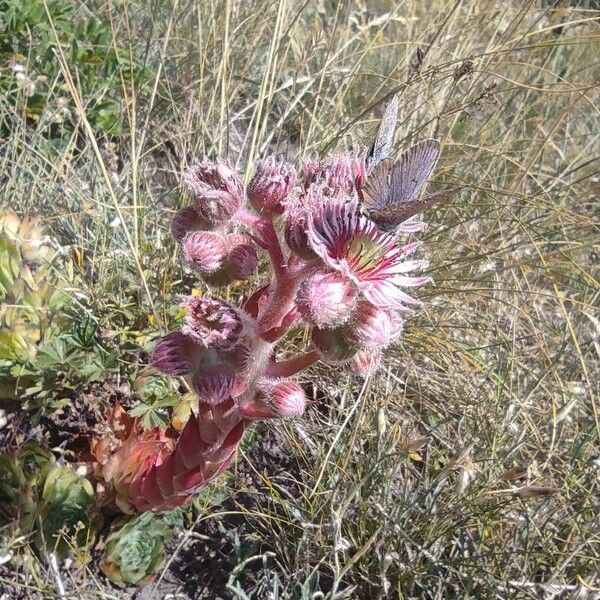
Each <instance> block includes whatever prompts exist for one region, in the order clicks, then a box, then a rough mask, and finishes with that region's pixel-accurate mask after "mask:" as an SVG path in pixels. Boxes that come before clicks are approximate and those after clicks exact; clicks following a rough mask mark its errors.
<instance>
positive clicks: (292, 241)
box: [283, 198, 317, 260]
mask: <svg viewBox="0 0 600 600" xmlns="http://www.w3.org/2000/svg"><path fill="white" fill-rule="evenodd" d="M310 202H311V200H310V199H308V200H306V204H309V203H310ZM304 204H305V199H304V198H294V199H293V200H292V201H291V202H288V203H287V204H286V207H285V224H284V228H283V237H284V239H285V242H286V244H287V245H288V247H289V249H290V250H291V251H292V252H293V253H294V254H296V255H297V256H299V257H300V258H303V259H304V260H314V259H315V258H317V255H316V254H315V251H314V250H313V249H312V247H311V246H310V244H309V242H308V235H307V229H308V223H309V219H310V212H309V208H308V206H304Z"/></svg>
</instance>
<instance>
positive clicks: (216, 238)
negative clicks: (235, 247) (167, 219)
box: [183, 231, 229, 276]
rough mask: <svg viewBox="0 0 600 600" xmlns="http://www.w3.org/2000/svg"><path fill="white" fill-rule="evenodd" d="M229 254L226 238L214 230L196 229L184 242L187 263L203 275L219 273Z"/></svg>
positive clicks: (184, 254)
mask: <svg viewBox="0 0 600 600" xmlns="http://www.w3.org/2000/svg"><path fill="white" fill-rule="evenodd" d="M228 254H229V245H228V243H227V240H226V238H225V237H224V236H223V235H221V234H220V233H216V232H214V231H194V232H192V233H189V234H188V235H187V236H186V238H185V240H184V242H183V256H184V260H185V264H186V265H187V266H188V267H190V269H193V270H194V271H196V273H199V274H200V275H202V276H205V275H212V274H214V273H217V272H218V271H219V270H220V269H221V268H222V267H223V265H224V264H225V260H226V258H227V255H228Z"/></svg>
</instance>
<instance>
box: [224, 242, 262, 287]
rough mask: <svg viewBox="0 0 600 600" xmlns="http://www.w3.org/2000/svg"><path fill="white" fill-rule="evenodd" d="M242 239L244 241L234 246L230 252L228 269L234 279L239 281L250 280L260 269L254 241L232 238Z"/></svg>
mask: <svg viewBox="0 0 600 600" xmlns="http://www.w3.org/2000/svg"><path fill="white" fill-rule="evenodd" d="M230 237H232V238H233V237H235V238H238V237H241V238H242V241H241V242H240V243H237V244H235V245H234V246H233V248H232V250H231V251H230V253H229V255H228V257H227V261H226V268H227V270H228V271H229V272H230V273H231V275H232V277H234V278H235V279H237V280H239V281H243V280H244V279H248V277H251V276H252V275H254V273H256V268H257V267H258V253H257V252H256V247H255V246H254V244H253V243H252V241H251V240H250V239H249V238H247V237H245V236H230Z"/></svg>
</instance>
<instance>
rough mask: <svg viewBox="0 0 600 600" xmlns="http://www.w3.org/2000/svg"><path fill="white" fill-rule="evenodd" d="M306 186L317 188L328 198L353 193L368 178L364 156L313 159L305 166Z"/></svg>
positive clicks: (346, 155)
mask: <svg viewBox="0 0 600 600" xmlns="http://www.w3.org/2000/svg"><path fill="white" fill-rule="evenodd" d="M304 175H305V185H306V186H307V188H308V187H310V186H316V187H317V188H318V189H319V191H320V193H321V194H322V195H324V196H327V197H334V196H338V195H340V194H348V193H352V192H353V191H354V190H355V189H360V188H361V187H362V186H363V185H364V183H365V180H366V178H367V173H366V165H365V159H364V156H362V155H359V156H355V155H352V154H349V153H342V154H334V155H333V156H331V157H329V158H328V159H327V160H324V161H320V160H318V159H311V160H309V161H307V162H306V163H305V165H304Z"/></svg>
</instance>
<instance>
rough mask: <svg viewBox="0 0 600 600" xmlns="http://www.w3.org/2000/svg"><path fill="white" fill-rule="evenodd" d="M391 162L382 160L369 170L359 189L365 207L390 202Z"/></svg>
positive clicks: (380, 205)
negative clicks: (363, 183)
mask: <svg viewBox="0 0 600 600" xmlns="http://www.w3.org/2000/svg"><path fill="white" fill-rule="evenodd" d="M391 170H392V163H391V162H390V161H389V160H382V161H381V162H380V163H379V164H378V165H377V166H376V167H375V168H374V169H373V171H371V174H370V175H369V177H368V179H367V181H366V182H365V185H364V186H363V188H362V189H361V190H360V191H359V194H360V196H361V200H362V203H363V205H364V206H365V207H373V208H381V207H383V206H386V205H387V204H389V202H390V192H391V187H390V173H391Z"/></svg>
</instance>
